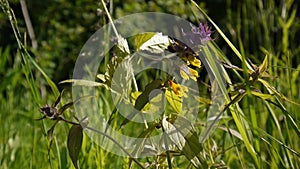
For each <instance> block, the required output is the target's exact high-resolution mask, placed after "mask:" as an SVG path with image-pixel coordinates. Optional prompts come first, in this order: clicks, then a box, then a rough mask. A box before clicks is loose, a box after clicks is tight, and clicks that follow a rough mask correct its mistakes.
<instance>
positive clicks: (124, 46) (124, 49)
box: [117, 37, 130, 54]
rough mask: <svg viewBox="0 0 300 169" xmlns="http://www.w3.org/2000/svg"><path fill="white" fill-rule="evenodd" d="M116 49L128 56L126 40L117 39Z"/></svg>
mask: <svg viewBox="0 0 300 169" xmlns="http://www.w3.org/2000/svg"><path fill="white" fill-rule="evenodd" d="M117 46H118V48H119V49H120V50H121V51H122V52H123V53H127V54H129V53H130V51H129V46H128V42H127V40H126V39H124V38H123V37H120V38H119V39H118V45H117Z"/></svg>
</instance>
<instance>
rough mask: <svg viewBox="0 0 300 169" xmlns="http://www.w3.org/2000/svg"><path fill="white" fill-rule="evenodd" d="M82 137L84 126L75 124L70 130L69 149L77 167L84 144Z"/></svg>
mask: <svg viewBox="0 0 300 169" xmlns="http://www.w3.org/2000/svg"><path fill="white" fill-rule="evenodd" d="M82 138H83V133H82V127H81V126H80V125H73V126H72V127H71V129H70V131H69V135H68V142H67V146H68V150H69V156H70V158H71V160H72V163H73V165H74V167H75V168H76V169H78V168H79V164H78V157H79V153H80V149H81V145H82Z"/></svg>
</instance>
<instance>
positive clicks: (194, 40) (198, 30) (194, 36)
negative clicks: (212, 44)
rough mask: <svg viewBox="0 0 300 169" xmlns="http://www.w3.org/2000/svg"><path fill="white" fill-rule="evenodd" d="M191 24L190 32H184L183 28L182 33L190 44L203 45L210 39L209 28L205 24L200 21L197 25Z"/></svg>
mask: <svg viewBox="0 0 300 169" xmlns="http://www.w3.org/2000/svg"><path fill="white" fill-rule="evenodd" d="M190 25H191V27H192V28H191V32H187V33H185V32H184V31H183V29H181V31H182V35H183V36H184V37H186V38H187V39H188V40H189V42H190V43H191V44H192V45H205V44H206V43H207V42H208V41H210V40H211V37H210V35H211V33H212V31H211V29H210V27H209V26H207V24H203V23H200V25H199V27H195V26H194V25H193V24H190Z"/></svg>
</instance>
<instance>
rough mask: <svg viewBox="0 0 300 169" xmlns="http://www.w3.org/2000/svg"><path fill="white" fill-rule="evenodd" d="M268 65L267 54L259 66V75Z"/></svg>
mask: <svg viewBox="0 0 300 169" xmlns="http://www.w3.org/2000/svg"><path fill="white" fill-rule="evenodd" d="M267 67H268V55H266V56H265V59H264V61H263V63H262V64H261V65H260V66H259V75H262V74H263V73H264V72H265V71H266V70H267Z"/></svg>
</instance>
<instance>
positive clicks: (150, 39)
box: [135, 32, 170, 53]
mask: <svg viewBox="0 0 300 169" xmlns="http://www.w3.org/2000/svg"><path fill="white" fill-rule="evenodd" d="M169 44H170V41H169V38H168V36H164V35H162V33H153V32H149V33H143V34H141V35H137V37H136V38H135V46H136V48H137V51H139V50H146V51H149V52H153V53H161V52H163V51H164V50H165V49H167V48H168V46H169Z"/></svg>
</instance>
